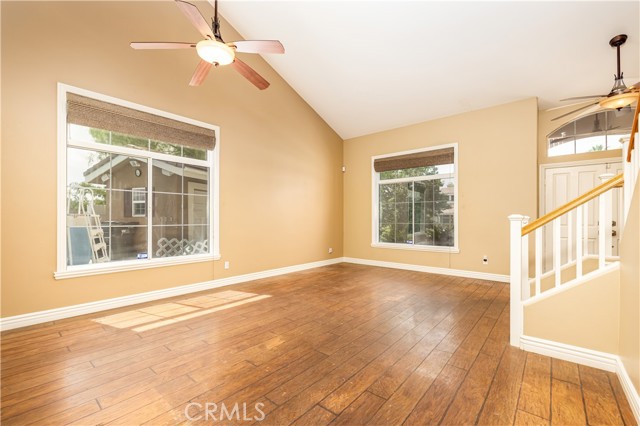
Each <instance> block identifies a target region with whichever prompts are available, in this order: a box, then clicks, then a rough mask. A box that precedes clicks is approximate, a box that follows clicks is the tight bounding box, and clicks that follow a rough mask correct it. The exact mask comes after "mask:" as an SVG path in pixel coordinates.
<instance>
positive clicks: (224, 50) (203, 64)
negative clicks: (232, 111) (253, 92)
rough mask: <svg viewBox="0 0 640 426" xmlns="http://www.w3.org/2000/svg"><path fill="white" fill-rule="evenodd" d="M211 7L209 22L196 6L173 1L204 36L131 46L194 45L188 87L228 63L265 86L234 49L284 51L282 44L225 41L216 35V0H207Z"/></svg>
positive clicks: (261, 86) (262, 79)
mask: <svg viewBox="0 0 640 426" xmlns="http://www.w3.org/2000/svg"><path fill="white" fill-rule="evenodd" d="M208 1H209V3H212V6H213V8H214V17H213V20H212V25H211V27H209V24H208V23H207V21H206V20H205V19H204V17H203V16H202V14H201V13H200V11H199V10H198V8H197V7H196V6H194V5H193V4H191V3H188V2H186V1H183V0H175V2H176V5H177V6H178V8H179V9H180V11H182V13H183V14H184V15H185V16H186V17H187V19H188V20H189V22H191V24H192V25H193V26H194V27H196V29H197V30H198V31H199V32H200V34H202V36H203V37H204V39H203V40H200V41H199V42H196V43H183V42H133V43H131V47H132V48H134V49H191V48H195V49H196V51H197V53H198V56H200V63H199V64H198V66H197V67H196V70H195V72H194V73H193V76H192V77H191V81H190V82H189V85H190V86H198V85H200V84H201V83H202V82H203V81H204V79H205V78H206V77H207V74H208V73H209V70H210V69H211V67H212V66H216V67H218V66H221V65H231V66H232V67H233V69H235V70H236V71H238V72H239V73H240V74H241V75H242V76H243V77H245V78H246V79H247V80H249V81H250V82H251V83H252V84H253V85H254V86H256V87H257V88H258V89H260V90H264V89H266V88H267V87H269V82H268V81H267V80H265V79H264V78H263V77H262V76H261V75H260V74H258V73H257V72H256V71H255V70H254V69H253V68H251V67H250V66H249V65H247V64H245V63H244V62H242V61H241V60H240V59H238V57H237V56H236V52H241V53H284V47H283V46H282V43H280V42H279V41H278V40H239V41H233V42H230V43H225V41H224V40H223V39H222V35H221V34H220V21H219V19H218V0H208Z"/></svg>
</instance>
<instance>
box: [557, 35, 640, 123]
mask: <svg viewBox="0 0 640 426" xmlns="http://www.w3.org/2000/svg"><path fill="white" fill-rule="evenodd" d="M626 41H627V35H626V34H619V35H617V36H615V37H614V38H612V39H611V40H609V45H610V46H611V47H615V48H616V51H617V56H618V73H617V74H615V75H614V83H613V87H612V88H611V91H610V92H609V94H607V95H591V96H577V97H574V98H567V99H560V100H561V101H575V100H584V99H594V98H600V99H598V100H597V101H596V102H594V103H592V104H589V105H585V106H583V107H581V108H578V109H575V110H573V111H571V112H568V113H566V114H563V115H561V116H558V117H556V118H554V119H552V120H551V121H555V120H558V119H560V118H563V117H566V116H567V115H570V114H573V113H575V112H578V111H582V110H584V109H587V108H590V107H592V106H594V105H600V107H602V108H615V109H618V110H619V109H621V108H623V107H625V106H627V105H631V104H632V103H634V102H635V101H637V100H638V91H640V82H638V83H636V84H634V85H633V86H631V87H627V86H626V85H625V84H624V80H623V73H622V72H621V71H620V46H622V45H623V44H624V43H625V42H626Z"/></svg>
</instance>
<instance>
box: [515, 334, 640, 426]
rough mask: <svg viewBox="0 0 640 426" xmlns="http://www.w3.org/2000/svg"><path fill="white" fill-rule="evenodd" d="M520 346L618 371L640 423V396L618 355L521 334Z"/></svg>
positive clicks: (553, 356) (613, 371) (527, 349)
mask: <svg viewBox="0 0 640 426" xmlns="http://www.w3.org/2000/svg"><path fill="white" fill-rule="evenodd" d="M520 348H521V349H523V350H525V351H528V352H534V353H537V354H540V355H546V356H550V357H552V358H558V359H562V360H565V361H570V362H575V363H576V364H582V365H586V366H589V367H594V368H599V369H601V370H605V371H610V372H612V373H616V374H617V375H618V378H619V379H620V383H621V384H622V389H623V390H624V393H625V395H626V396H627V400H628V401H629V405H630V406H631V410H632V411H633V415H634V416H635V418H636V422H638V423H640V396H639V395H638V390H637V389H636V388H635V386H634V385H633V382H632V381H631V378H630V377H629V374H628V373H627V370H626V368H625V366H624V364H623V362H622V359H620V357H619V356H618V355H614V354H610V353H606V352H599V351H594V350H592V349H586V348H581V347H579V346H572V345H567V344H564V343H558V342H553V341H551V340H545V339H539V338H537V337H531V336H524V335H523V336H520Z"/></svg>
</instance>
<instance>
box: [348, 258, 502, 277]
mask: <svg viewBox="0 0 640 426" xmlns="http://www.w3.org/2000/svg"><path fill="white" fill-rule="evenodd" d="M344 261H345V262H346V263H356V264H358V265H369V266H380V267H382V268H393V269H404V270H407V271H417V272H428V273H430V274H440V275H452V276H454V277H464V278H475V279H479V280H488V281H499V282H504V283H508V282H509V275H500V274H490V273H488V272H476V271H465V270H462V269H450V268H438V267H435V266H426V265H412V264H409V263H397V262H385V261H382V260H369V259H358V258H355V257H345V258H344Z"/></svg>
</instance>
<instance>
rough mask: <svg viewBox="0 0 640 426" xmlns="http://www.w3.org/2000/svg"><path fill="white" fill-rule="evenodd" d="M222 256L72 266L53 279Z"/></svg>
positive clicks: (177, 263)
mask: <svg viewBox="0 0 640 426" xmlns="http://www.w3.org/2000/svg"><path fill="white" fill-rule="evenodd" d="M220 257H221V256H220V254H205V255H193V256H180V257H172V258H168V259H150V260H125V261H121V262H113V263H108V264H100V265H92V264H90V265H80V266H71V267H70V269H67V270H66V271H56V272H54V273H53V277H54V278H55V279H56V280H63V279H67V278H77V277H87V276H90V275H101V274H113V273H116V272H125V271H136V270H139V269H150V268H161V267H163V266H173V265H186V264H189V263H199V262H210V261H213V260H220Z"/></svg>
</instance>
